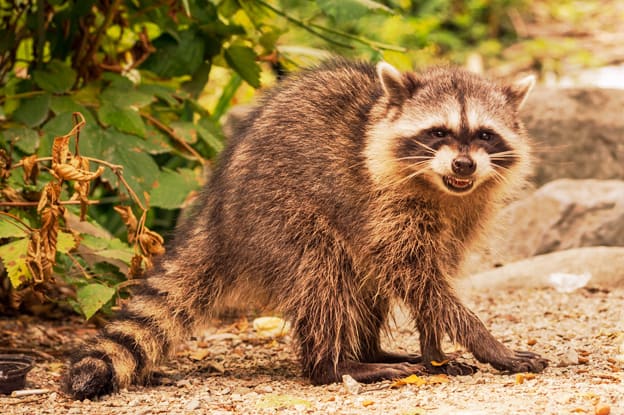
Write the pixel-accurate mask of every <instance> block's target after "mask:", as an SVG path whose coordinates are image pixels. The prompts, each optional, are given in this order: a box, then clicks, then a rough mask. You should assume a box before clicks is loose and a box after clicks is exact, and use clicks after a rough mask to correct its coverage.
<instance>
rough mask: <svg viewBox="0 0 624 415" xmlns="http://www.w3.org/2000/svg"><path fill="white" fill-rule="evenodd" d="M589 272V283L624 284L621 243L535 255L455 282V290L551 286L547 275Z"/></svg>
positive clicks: (593, 285)
mask: <svg viewBox="0 0 624 415" xmlns="http://www.w3.org/2000/svg"><path fill="white" fill-rule="evenodd" d="M557 273H563V274H572V275H570V276H569V278H574V275H582V274H590V275H591V279H590V280H589V281H588V282H587V286H589V287H601V288H614V287H624V247H589V248H576V249H569V250H566V251H559V252H553V253H550V254H546V255H538V256H535V257H532V258H528V259H524V260H522V261H518V262H513V263H511V264H508V265H505V266H503V267H500V268H495V269H492V270H489V271H484V272H481V273H478V274H476V275H473V276H470V277H467V278H464V279H462V280H459V281H458V282H457V285H458V291H459V292H463V291H466V290H470V289H475V290H485V289H494V290H499V289H516V288H522V287H535V288H540V287H548V286H551V285H552V284H551V282H550V278H549V277H550V276H551V275H552V274H557Z"/></svg>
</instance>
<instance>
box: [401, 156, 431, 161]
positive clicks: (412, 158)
mask: <svg viewBox="0 0 624 415" xmlns="http://www.w3.org/2000/svg"><path fill="white" fill-rule="evenodd" d="M431 159H433V156H407V157H399V158H396V159H395V160H396V161H403V160H431Z"/></svg>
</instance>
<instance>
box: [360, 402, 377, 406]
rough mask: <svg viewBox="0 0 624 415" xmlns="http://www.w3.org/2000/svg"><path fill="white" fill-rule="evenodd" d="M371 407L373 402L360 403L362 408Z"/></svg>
mask: <svg viewBox="0 0 624 415" xmlns="http://www.w3.org/2000/svg"><path fill="white" fill-rule="evenodd" d="M371 405H375V401H364V402H362V406H363V407H368V406H371Z"/></svg>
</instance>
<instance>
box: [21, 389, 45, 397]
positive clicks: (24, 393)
mask: <svg viewBox="0 0 624 415" xmlns="http://www.w3.org/2000/svg"><path fill="white" fill-rule="evenodd" d="M51 392H52V391H51V390H50V389H22V390H19V391H13V392H11V397H12V398H21V397H23V396H31V395H45V394H46V393H51Z"/></svg>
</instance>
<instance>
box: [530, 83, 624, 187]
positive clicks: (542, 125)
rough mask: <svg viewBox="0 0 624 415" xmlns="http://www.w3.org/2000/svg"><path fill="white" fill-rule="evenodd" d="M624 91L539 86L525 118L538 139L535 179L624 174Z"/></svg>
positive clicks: (612, 177)
mask: <svg viewBox="0 0 624 415" xmlns="http://www.w3.org/2000/svg"><path fill="white" fill-rule="evenodd" d="M623 108H624V90H617V89H600V88H570V89H549V88H536V89H535V90H534V91H533V92H532V93H531V94H530V95H529V98H528V99H527V102H526V104H525V105H524V107H523V109H522V118H523V120H524V122H525V124H526V126H527V129H528V130H529V133H530V134H531V136H532V137H533V139H534V140H535V142H536V144H537V151H536V155H537V158H538V160H537V162H536V169H535V182H536V183H537V184H538V185H542V184H544V183H547V182H549V181H552V180H554V179H559V178H574V179H587V178H594V179H624V117H623V116H622V109H623Z"/></svg>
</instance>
